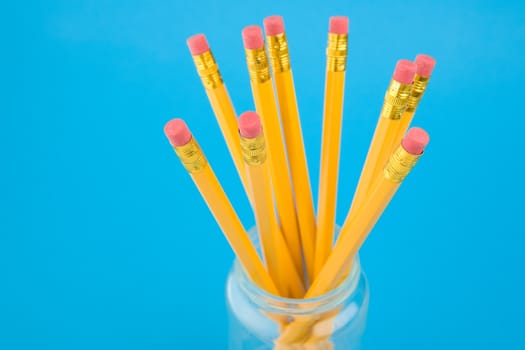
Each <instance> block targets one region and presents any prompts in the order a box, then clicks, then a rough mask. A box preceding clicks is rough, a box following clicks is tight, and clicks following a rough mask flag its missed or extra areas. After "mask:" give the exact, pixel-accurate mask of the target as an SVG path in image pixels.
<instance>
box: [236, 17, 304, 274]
mask: <svg viewBox="0 0 525 350" xmlns="http://www.w3.org/2000/svg"><path fill="white" fill-rule="evenodd" d="M242 35H243V40H244V46H245V52H246V63H247V65H248V73H249V75H250V84H251V87H252V94H253V99H254V102H255V109H256V110H257V113H258V114H259V115H260V116H261V118H262V125H263V128H264V136H265V141H266V147H267V150H268V161H269V165H270V174H271V178H272V185H273V188H274V196H275V204H276V207H277V213H278V217H279V221H280V224H281V227H282V232H283V235H284V238H285V240H286V244H287V245H288V249H289V250H290V253H291V254H292V258H293V260H294V264H295V266H296V268H297V271H298V272H299V273H300V274H301V277H303V274H304V271H303V259H302V254H301V250H302V248H301V239H300V232H299V227H298V225H297V218H296V213H295V204H294V199H293V190H292V184H291V182H290V171H289V169H288V162H287V160H286V151H285V148H284V140H283V137H282V133H281V128H280V122H279V112H278V111H277V103H276V101H275V96H274V92H273V86H272V79H271V76H270V69H269V66H268V58H267V56H266V51H265V49H264V39H263V36H262V30H261V28H260V27H258V26H248V27H246V28H244V29H243V32H242Z"/></svg>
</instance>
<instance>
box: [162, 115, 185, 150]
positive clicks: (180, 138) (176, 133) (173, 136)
mask: <svg viewBox="0 0 525 350" xmlns="http://www.w3.org/2000/svg"><path fill="white" fill-rule="evenodd" d="M164 134H166V137H167V138H168V140H169V141H170V143H171V145H172V146H174V147H179V146H184V145H185V144H187V143H188V142H190V140H191V132H190V129H188V126H187V125H186V123H185V122H184V120H182V119H178V118H177V119H172V120H170V121H169V122H167V123H166V125H165V126H164Z"/></svg>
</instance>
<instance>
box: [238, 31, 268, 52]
mask: <svg viewBox="0 0 525 350" xmlns="http://www.w3.org/2000/svg"><path fill="white" fill-rule="evenodd" d="M242 40H243V41H244V47H245V48H246V49H249V50H255V49H260V48H261V47H263V46H264V39H263V34H262V29H261V27H259V26H255V25H254V26H247V27H245V28H244V29H243V30H242Z"/></svg>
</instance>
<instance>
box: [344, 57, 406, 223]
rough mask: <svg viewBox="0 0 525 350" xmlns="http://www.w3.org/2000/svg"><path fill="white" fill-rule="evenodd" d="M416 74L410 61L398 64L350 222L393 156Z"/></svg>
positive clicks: (359, 184)
mask: <svg viewBox="0 0 525 350" xmlns="http://www.w3.org/2000/svg"><path fill="white" fill-rule="evenodd" d="M415 74H416V64H415V63H413V62H411V61H408V60H399V61H398V62H397V65H396V68H395V70H394V75H393V77H392V81H391V82H390V86H389V87H388V89H387V91H386V94H385V101H384V104H383V108H382V110H381V114H380V115H379V120H378V121H377V125H376V129H375V132H374V136H373V138H372V142H371V143H370V148H369V149H368V154H367V156H366V160H365V164H364V166H363V170H362V171H361V176H360V178H359V182H358V184H357V187H356V190H355V194H354V198H353V200H352V205H351V207H350V213H349V215H348V216H347V218H348V219H351V218H352V217H353V216H354V215H355V214H356V213H357V211H358V210H359V207H360V206H361V205H362V204H363V203H364V202H365V201H366V198H367V194H368V193H370V188H371V186H372V184H373V182H374V174H378V173H379V172H381V169H382V168H383V167H384V166H385V163H386V161H387V160H388V157H389V156H390V154H391V153H390V154H389V150H388V147H390V144H391V142H392V141H391V140H392V139H393V138H394V136H395V134H396V131H397V129H398V128H399V122H400V118H401V116H402V115H403V113H404V112H405V110H406V108H407V103H408V97H409V96H410V92H411V91H412V82H413V81H414V76H415Z"/></svg>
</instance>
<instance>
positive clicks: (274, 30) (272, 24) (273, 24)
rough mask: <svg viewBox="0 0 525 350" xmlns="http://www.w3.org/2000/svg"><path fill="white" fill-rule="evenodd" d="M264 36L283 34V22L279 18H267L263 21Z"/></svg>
mask: <svg viewBox="0 0 525 350" xmlns="http://www.w3.org/2000/svg"><path fill="white" fill-rule="evenodd" d="M264 31H265V32H266V35H279V34H282V33H284V21H283V18H282V17H281V16H269V17H266V18H265V19H264Z"/></svg>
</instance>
